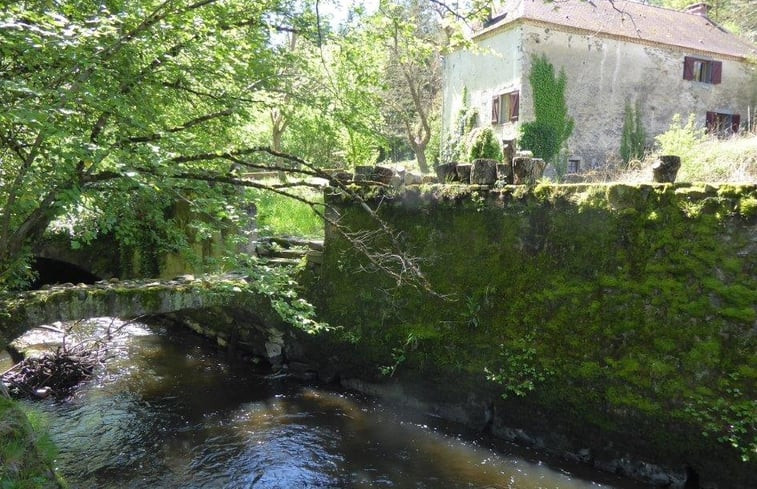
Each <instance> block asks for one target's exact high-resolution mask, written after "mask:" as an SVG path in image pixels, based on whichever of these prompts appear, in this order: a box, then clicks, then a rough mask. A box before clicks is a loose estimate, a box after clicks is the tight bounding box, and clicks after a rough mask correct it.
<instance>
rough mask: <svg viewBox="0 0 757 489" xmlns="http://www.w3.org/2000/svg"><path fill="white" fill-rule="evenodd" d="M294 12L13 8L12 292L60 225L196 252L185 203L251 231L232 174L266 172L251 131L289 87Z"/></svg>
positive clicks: (279, 4)
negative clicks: (260, 168)
mask: <svg viewBox="0 0 757 489" xmlns="http://www.w3.org/2000/svg"><path fill="white" fill-rule="evenodd" d="M290 12H298V10H297V8H296V5H294V4H288V3H287V2H285V1H279V0H270V1H263V2H255V3H254V4H250V3H249V2H241V1H232V2H220V1H214V0H208V1H203V2H190V1H184V0H173V1H165V2H154V1H150V0H143V1H137V2H126V3H121V2H107V3H100V2H90V1H86V0H69V1H63V2H57V3H56V4H55V7H54V8H53V7H51V4H50V3H49V2H45V1H30V2H22V3H18V4H14V5H10V6H8V7H6V8H4V9H3V11H2V14H0V16H1V17H0V22H1V23H2V29H1V30H0V45H1V46H2V48H1V49H2V51H3V56H2V58H0V59H1V60H2V61H0V63H2V64H1V65H0V71H1V72H2V75H3V76H2V80H3V90H2V91H0V98H1V102H0V103H1V104H2V106H3V111H2V113H0V142H1V143H2V145H0V158H2V167H1V170H0V183H1V184H2V185H0V202H2V205H0V284H4V285H5V286H13V285H17V284H19V283H22V282H23V281H24V280H25V279H27V278H28V277H27V276H26V274H27V272H28V270H29V269H28V264H27V263H26V259H27V258H28V254H29V250H30V246H31V245H32V244H33V243H34V242H35V241H36V240H38V239H39V238H40V237H41V236H42V234H43V233H44V232H45V230H46V229H47V228H48V225H49V224H50V223H51V222H53V221H54V220H55V219H56V218H58V217H60V216H64V215H69V216H71V215H77V214H86V216H87V217H89V219H88V222H87V225H86V227H87V230H86V231H83V232H82V233H81V236H80V237H81V238H84V239H86V238H89V237H92V236H93V235H96V234H99V233H107V232H115V233H116V234H117V235H119V238H121V239H123V240H127V241H128V240H129V239H136V234H144V233H137V232H136V229H137V228H140V227H143V228H146V229H148V230H149V232H148V233H147V235H148V236H151V238H152V240H153V241H154V242H155V243H154V244H155V245H161V246H166V247H171V246H181V244H182V243H181V242H180V240H179V239H178V237H177V236H175V235H173V233H172V226H171V224H172V223H171V222H168V221H167V220H166V219H165V215H164V213H165V209H166V207H167V206H168V205H170V203H171V202H174V201H177V200H182V201H186V202H189V203H190V204H191V206H192V209H193V211H194V213H195V215H196V216H202V220H204V221H206V222H213V221H215V222H220V221H227V222H229V221H235V220H238V219H241V218H242V213H241V212H240V211H239V209H240V208H242V206H243V204H242V203H241V202H240V201H239V198H240V197H241V196H242V194H241V193H240V192H238V191H237V190H236V189H235V188H234V187H232V186H230V185H229V183H233V178H232V177H233V172H234V171H235V167H233V166H232V165H233V164H235V163H236V164H237V165H238V166H250V167H254V166H255V165H256V164H262V163H259V162H258V161H257V160H256V159H255V158H256V157H255V153H256V150H257V148H253V147H250V146H249V145H248V144H247V141H248V138H247V136H246V131H245V126H246V124H247V121H248V120H249V117H250V115H251V114H252V113H253V111H254V110H255V109H256V108H257V107H259V106H260V104H261V103H262V102H261V98H263V95H264V94H265V93H266V92H267V91H272V90H274V89H275V88H276V85H275V82H276V78H275V76H274V74H275V70H276V67H277V65H278V64H279V63H280V62H282V60H281V58H280V57H278V56H277V52H278V50H279V46H277V44H276V42H275V36H276V33H277V32H283V31H291V30H299V29H304V28H306V24H303V22H304V19H306V18H307V13H306V12H299V13H298V14H292V13H290ZM187 26H191V29H188V28H187ZM125 197H126V198H125ZM74 228H75V226H72V229H74Z"/></svg>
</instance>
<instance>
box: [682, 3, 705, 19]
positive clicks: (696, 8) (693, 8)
mask: <svg viewBox="0 0 757 489" xmlns="http://www.w3.org/2000/svg"><path fill="white" fill-rule="evenodd" d="M708 10H710V6H709V5H707V4H706V3H704V2H700V3H695V4H692V5H689V6H688V7H686V8H685V9H684V12H686V13H687V14H694V15H701V16H702V17H707V11H708Z"/></svg>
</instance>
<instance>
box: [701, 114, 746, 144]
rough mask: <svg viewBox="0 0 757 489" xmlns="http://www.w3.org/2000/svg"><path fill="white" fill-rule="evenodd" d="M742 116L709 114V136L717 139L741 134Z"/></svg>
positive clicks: (707, 116) (707, 122) (707, 123)
mask: <svg viewBox="0 0 757 489" xmlns="http://www.w3.org/2000/svg"><path fill="white" fill-rule="evenodd" d="M740 124H741V116H740V115H739V114H721V113H719V112H707V115H706V117H705V127H706V128H707V133H708V134H714V135H716V136H717V137H721V138H722V137H729V136H731V135H732V134H736V133H738V132H739V125H740Z"/></svg>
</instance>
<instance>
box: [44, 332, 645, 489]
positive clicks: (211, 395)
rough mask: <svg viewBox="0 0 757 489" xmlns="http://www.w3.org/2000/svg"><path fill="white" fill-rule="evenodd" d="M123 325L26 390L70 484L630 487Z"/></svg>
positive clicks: (173, 335)
mask: <svg viewBox="0 0 757 489" xmlns="http://www.w3.org/2000/svg"><path fill="white" fill-rule="evenodd" d="M125 329H126V331H124V333H125V334H121V335H119V336H118V337H117V338H116V339H115V340H114V342H113V343H112V345H111V348H110V351H111V353H112V354H113V355H114V357H113V358H112V359H111V360H110V361H109V363H108V367H107V369H106V370H105V371H103V372H101V373H100V374H99V376H98V377H97V378H96V379H94V380H93V381H91V382H90V383H88V384H87V385H85V386H84V387H82V388H81V389H80V390H79V391H78V392H77V394H76V395H75V396H74V397H73V398H72V399H70V400H67V401H64V402H55V401H47V400H46V401H43V402H38V403H35V406H36V407H37V408H38V409H41V410H43V411H45V412H47V413H48V414H49V416H50V422H51V426H50V430H51V432H52V435H53V438H54V440H55V441H56V442H57V444H58V445H59V447H60V449H61V452H60V456H59V457H58V459H57V466H58V468H59V470H60V472H61V473H62V474H63V476H64V477H65V478H66V479H67V481H68V482H69V483H70V485H71V487H72V488H87V489H89V488H140V489H143V488H256V489H258V488H266V489H275V488H282V489H284V488H287V489H288V488H416V489H422V488H428V489H432V488H433V489H437V488H442V489H456V488H474V489H495V488H496V489H504V488H512V489H537V488H543V489H552V488H559V489H574V488H576V489H578V488H621V487H624V488H627V487H631V486H630V485H628V484H627V483H623V485H621V483H619V482H607V481H608V479H606V477H605V476H604V475H602V474H590V475H589V476H588V478H587V476H586V475H585V474H584V475H583V477H578V476H576V475H571V474H570V473H568V472H567V471H566V470H555V469H551V468H549V467H548V466H547V464H545V463H543V462H539V461H538V459H537V458H534V457H532V456H531V457H528V458H529V459H530V460H527V459H526V458H523V457H518V456H515V455H513V453H514V452H513V451H512V450H515V449H514V448H512V447H511V448H512V450H510V449H508V448H507V445H504V446H500V451H494V450H493V449H492V448H490V445H489V442H487V441H486V440H481V439H479V440H476V439H475V438H471V437H469V436H467V435H459V434H452V435H451V434H447V435H445V434H444V433H453V432H454V428H452V431H450V427H449V426H448V427H447V428H446V430H445V431H443V430H440V429H439V428H438V427H434V424H433V421H432V420H428V419H423V418H420V417H418V415H409V414H404V415H398V414H397V413H396V412H393V411H392V410H390V409H389V408H386V407H383V406H382V405H380V404H378V403H376V402H374V401H370V400H366V399H363V398H362V397H360V396H358V395H355V394H350V393H340V392H334V391H329V390H325V389H322V388H317V387H308V386H304V385H302V384H299V383H296V382H292V381H284V380H281V379H279V380H277V379H271V378H268V377H266V376H265V373H264V372H255V371H254V368H253V367H251V366H249V365H246V364H234V363H230V362H229V361H227V360H226V358H225V357H224V356H223V355H222V354H221V353H219V352H218V351H217V350H216V349H215V348H213V347H212V346H211V345H209V344H207V343H206V342H204V340H202V339H200V338H197V337H195V336H194V335H192V334H190V333H187V332H183V331H175V330H173V329H172V330H164V329H161V328H155V327H150V326H146V325H142V324H135V325H132V326H129V327H128V328H125ZM502 450H504V451H502ZM592 478H593V479H594V480H595V481H592V480H591V479H592ZM600 480H601V481H604V484H603V483H600V482H596V481H600Z"/></svg>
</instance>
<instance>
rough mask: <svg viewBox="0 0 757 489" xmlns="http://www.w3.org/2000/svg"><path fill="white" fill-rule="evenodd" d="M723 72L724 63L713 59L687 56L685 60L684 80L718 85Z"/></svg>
mask: <svg viewBox="0 0 757 489" xmlns="http://www.w3.org/2000/svg"><path fill="white" fill-rule="evenodd" d="M722 72H723V63H722V62H721V61H713V60H711V59H700V58H692V57H691V56H686V57H684V58H683V79H684V80H692V81H698V82H702V83H712V84H713V85H717V84H718V83H720V79H721V76H722Z"/></svg>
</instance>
